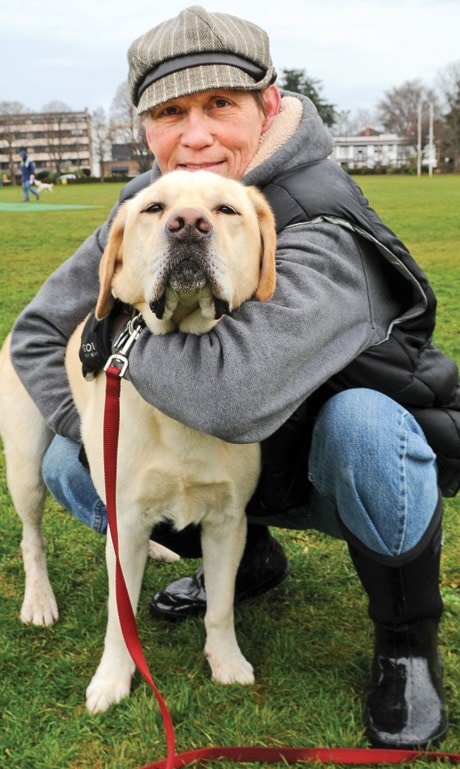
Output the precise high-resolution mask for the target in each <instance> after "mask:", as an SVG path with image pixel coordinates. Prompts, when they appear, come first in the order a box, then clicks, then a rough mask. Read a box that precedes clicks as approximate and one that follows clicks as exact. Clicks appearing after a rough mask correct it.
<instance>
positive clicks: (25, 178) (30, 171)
mask: <svg viewBox="0 0 460 769" xmlns="http://www.w3.org/2000/svg"><path fill="white" fill-rule="evenodd" d="M19 154H20V156H21V159H22V162H21V179H22V192H23V195H24V203H28V202H29V200H30V197H29V193H32V195H34V196H35V200H40V193H39V191H38V190H36V189H35V187H34V186H33V185H34V181H35V163H34V161H33V160H30V159H29V158H28V157H27V150H26V149H25V148H24V147H23V148H22V149H20V150H19Z"/></svg>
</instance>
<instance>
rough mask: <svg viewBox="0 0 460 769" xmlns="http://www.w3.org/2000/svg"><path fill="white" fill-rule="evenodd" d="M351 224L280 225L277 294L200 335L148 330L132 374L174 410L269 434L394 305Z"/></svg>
mask: <svg viewBox="0 0 460 769" xmlns="http://www.w3.org/2000/svg"><path fill="white" fill-rule="evenodd" d="M366 248H367V249H369V247H367V246H365V245H364V244H362V243H361V241H358V240H357V238H356V236H355V235H353V234H352V233H350V232H347V231H346V230H345V229H343V228H341V227H339V226H337V225H334V224H328V223H315V224H301V225H296V226H294V227H292V228H287V230H285V231H284V232H282V233H281V235H280V236H279V240H278V250H277V275H278V277H277V289H276V293H275V296H274V297H273V299H272V300H270V301H268V302H265V303H260V302H257V301H255V300H251V301H249V302H246V303H245V304H244V305H243V306H242V307H241V308H240V309H239V310H238V311H236V312H235V313H234V314H233V316H231V317H225V318H224V319H223V320H222V321H221V322H220V323H219V324H218V325H217V326H216V327H215V329H213V330H212V331H211V332H210V333H208V334H205V335H203V336H194V335H186V334H182V333H173V334H170V335H168V336H162V337H154V336H152V335H150V334H149V333H146V332H145V331H144V332H143V333H142V335H141V337H140V339H139V341H138V342H137V344H136V345H135V347H134V348H133V351H132V355H131V359H130V367H129V376H130V378H131V380H132V382H133V384H134V386H135V387H136V389H137V390H138V392H139V393H140V394H141V395H142V396H143V397H144V399H145V400H147V401H148V402H150V403H152V404H154V405H155V406H157V407H158V408H159V409H160V410H161V411H163V412H164V413H166V414H168V415H169V416H171V417H173V418H174V419H177V420H179V421H181V422H184V423H186V424H188V425H190V426H192V427H195V428H197V429H199V430H201V431H203V432H206V433H209V434H212V435H216V436H218V437H220V438H222V439H224V440H227V441H230V442H235V443H240V442H242V443H246V442H253V441H260V440H262V439H264V438H266V437H267V436H269V435H270V434H272V433H273V432H274V431H275V430H276V429H277V428H278V427H279V426H280V425H281V424H283V423H284V422H285V421H286V419H288V417H289V416H290V415H291V414H292V413H293V412H294V411H295V409H296V408H297V407H298V406H299V405H300V404H301V403H302V402H303V401H304V400H305V399H306V398H307V397H308V395H310V394H311V393H313V392H314V391H315V390H316V389H317V388H318V387H319V386H320V385H321V384H323V383H324V382H325V381H327V380H328V379H329V378H330V377H331V376H333V375H334V374H336V373H337V372H338V371H340V370H341V369H342V368H344V367H345V366H346V365H347V364H348V363H349V362H350V361H352V360H353V359H354V358H355V357H356V356H357V355H359V353H360V352H362V351H363V350H364V349H366V348H368V347H369V346H370V345H372V344H376V343H378V342H379V341H382V339H384V338H385V336H386V334H387V333H388V326H389V324H390V322H391V320H393V319H394V317H395V315H396V313H397V309H398V308H397V307H396V305H395V303H394V301H393V300H392V298H391V292H390V289H389V287H388V286H386V285H385V278H384V275H383V272H380V269H381V268H380V267H379V259H378V258H376V255H375V253H372V254H371V255H369V254H366Z"/></svg>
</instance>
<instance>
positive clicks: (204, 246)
mask: <svg viewBox="0 0 460 769" xmlns="http://www.w3.org/2000/svg"><path fill="white" fill-rule="evenodd" d="M212 231H213V226H212V223H211V222H210V221H209V219H208V218H207V217H206V216H205V215H204V214H203V212H202V211H200V209H198V208H182V209H180V210H179V211H176V212H175V213H174V214H173V215H172V216H170V217H169V219H168V221H167V222H166V225H165V234H166V237H167V241H168V259H167V264H166V266H165V269H164V271H163V273H162V279H161V280H160V281H159V282H158V284H157V286H156V291H155V294H156V296H155V297H154V299H153V300H152V301H151V302H150V309H151V310H152V312H153V313H154V314H155V315H156V317H157V318H158V319H159V320H161V319H162V318H163V315H164V311H165V302H166V296H165V294H166V290H167V289H168V288H171V289H172V291H173V292H174V293H176V294H178V295H180V294H182V295H183V294H192V293H193V292H197V291H199V290H200V289H204V288H206V287H208V288H209V289H210V290H211V292H212V294H213V296H214V309H215V318H216V320H217V319H218V318H220V317H222V315H223V314H225V313H228V312H229V305H228V302H227V301H226V300H225V299H222V298H221V297H220V296H219V293H220V291H219V284H218V281H217V276H216V274H215V271H214V270H213V267H212V259H211V257H210V246H211V236H212Z"/></svg>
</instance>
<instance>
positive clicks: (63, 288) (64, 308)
mask: <svg viewBox="0 0 460 769" xmlns="http://www.w3.org/2000/svg"><path fill="white" fill-rule="evenodd" d="M115 210H116V207H115V209H114V210H113V211H112V214H111V216H110V217H109V218H108V220H107V222H106V223H105V224H104V225H103V226H102V227H100V228H99V229H98V230H96V232H94V233H93V234H92V235H91V236H90V237H89V238H87V240H86V241H85V242H84V243H83V244H82V245H81V246H80V248H79V249H78V250H77V251H76V252H75V254H74V255H73V256H72V257H71V258H70V259H68V260H67V261H66V262H64V263H63V264H62V265H61V266H60V267H58V269H57V270H56V271H55V272H54V273H53V274H52V275H51V277H50V278H49V279H48V280H47V281H46V282H45V283H44V285H43V286H42V288H41V289H40V291H39V292H38V293H37V295H36V296H35V297H34V299H33V300H32V301H31V302H30V304H29V305H28V306H27V307H26V308H25V310H24V311H23V312H22V313H21V315H20V316H19V317H18V319H17V321H16V323H15V325H14V327H13V331H12V337H11V360H12V363H13V366H14V368H15V369H16V372H17V374H18V376H19V378H20V379H21V381H22V383H23V385H24V387H25V388H26V390H27V391H28V392H29V394H30V395H31V397H32V399H33V400H34V402H35V403H36V405H37V407H38V409H39V410H40V412H41V414H42V416H43V417H44V419H45V421H46V422H47V423H48V424H49V426H50V427H51V428H52V429H53V430H54V431H55V432H56V433H58V434H60V435H66V436H69V437H71V438H73V439H74V440H79V439H80V420H79V416H78V413H77V411H76V408H75V405H74V403H73V400H72V395H71V392H70V388H69V384H68V380H67V374H66V371H65V362H64V361H65V351H66V346H67V341H68V339H69V337H70V336H71V334H72V332H73V331H74V329H75V328H76V326H77V325H78V324H79V323H80V322H81V321H82V320H83V318H85V316H86V315H87V314H88V313H89V312H90V311H91V310H92V309H93V308H94V306H95V304H96V299H97V295H98V285H99V273H98V270H99V261H100V258H101V254H102V251H103V250H104V247H105V244H106V242H107V233H108V228H109V226H110V222H111V220H112V217H113V215H114V212H115Z"/></svg>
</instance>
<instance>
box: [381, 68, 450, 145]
mask: <svg viewBox="0 0 460 769" xmlns="http://www.w3.org/2000/svg"><path fill="white" fill-rule="evenodd" d="M430 103H432V104H433V108H434V112H435V114H437V115H439V104H438V99H437V97H436V94H435V92H434V91H433V90H432V89H431V88H427V87H426V86H425V85H424V84H423V83H422V81H421V80H406V82H405V83H403V84H402V85H400V86H399V87H397V88H392V89H391V90H389V91H386V93H385V95H384V97H383V98H382V99H381V100H380V101H379V102H378V104H377V117H378V120H379V121H380V123H381V124H382V125H383V127H384V128H385V130H387V131H391V132H392V133H396V134H398V136H401V137H404V136H405V137H406V139H407V142H408V144H409V145H410V146H412V147H414V149H416V147H417V137H418V114H419V105H421V106H422V126H421V128H422V145H425V144H426V143H427V141H428V133H429V110H428V105H429V104H430Z"/></svg>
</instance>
